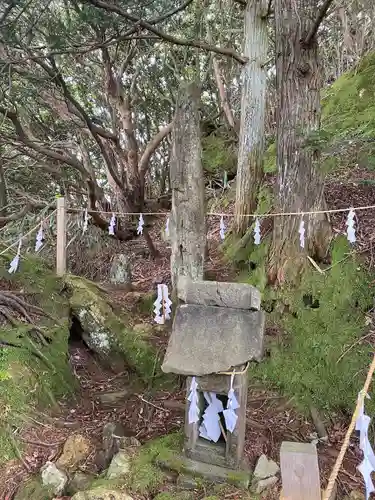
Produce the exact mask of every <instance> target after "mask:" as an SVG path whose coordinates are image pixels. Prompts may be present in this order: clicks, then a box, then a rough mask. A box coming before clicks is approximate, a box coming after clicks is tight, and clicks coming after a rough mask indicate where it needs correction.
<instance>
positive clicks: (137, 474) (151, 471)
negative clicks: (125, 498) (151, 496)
mask: <svg viewBox="0 0 375 500" xmlns="http://www.w3.org/2000/svg"><path fill="white" fill-rule="evenodd" d="M181 448H182V436H181V434H179V433H176V434H168V435H167V436H163V437H161V438H158V439H155V440H153V441H151V442H150V443H148V444H147V445H145V446H142V447H141V448H140V450H139V453H138V455H137V456H136V458H135V459H134V461H133V463H132V469H131V482H130V486H131V489H132V490H133V491H135V492H137V493H141V494H145V493H147V492H148V493H152V492H155V491H157V489H158V488H159V487H160V486H161V485H162V484H163V482H164V481H165V479H166V474H165V473H164V472H163V471H162V470H161V469H160V468H159V467H158V466H157V465H156V461H157V460H161V461H165V460H169V459H170V458H171V457H173V455H174V454H175V453H177V452H180V451H181Z"/></svg>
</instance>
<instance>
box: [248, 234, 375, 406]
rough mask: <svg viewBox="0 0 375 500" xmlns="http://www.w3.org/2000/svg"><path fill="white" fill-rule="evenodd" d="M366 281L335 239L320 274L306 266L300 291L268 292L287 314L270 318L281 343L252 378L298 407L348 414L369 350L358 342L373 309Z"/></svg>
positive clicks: (361, 267) (354, 260) (343, 245)
mask: <svg viewBox="0 0 375 500" xmlns="http://www.w3.org/2000/svg"><path fill="white" fill-rule="evenodd" d="M370 281H371V279H370V276H369V275H368V274H367V272H366V269H365V268H364V265H363V264H362V263H361V262H360V260H359V259H358V258H357V257H356V256H354V255H352V254H350V251H349V248H348V245H347V242H346V240H345V239H344V238H341V237H340V238H338V239H337V240H336V241H335V243H334V245H333V249H332V267H331V268H330V269H329V270H327V271H326V272H325V273H324V274H321V273H319V272H317V271H316V270H315V269H313V268H312V267H311V268H310V269H309V270H307V271H306V274H305V275H304V278H303V280H302V282H301V284H300V286H299V288H297V289H284V290H282V291H278V292H275V291H274V290H272V291H271V292H270V293H269V296H268V299H269V301H270V303H272V302H274V303H275V302H277V303H280V302H282V303H283V304H285V305H286V306H287V309H288V312H285V311H284V314H283V316H282V317H279V316H278V314H277V313H276V312H274V313H272V315H271V317H270V318H269V320H270V321H271V322H272V321H274V322H276V323H277V324H278V325H279V327H280V328H281V329H282V331H283V339H282V341H280V340H277V341H274V342H273V343H272V344H271V346H270V348H271V356H270V357H269V358H267V359H265V360H264V361H263V362H262V363H260V364H259V366H258V367H257V368H256V369H255V373H254V372H253V374H254V376H255V377H257V378H260V379H261V380H262V381H263V382H265V383H266V384H268V385H271V386H273V387H277V388H279V389H280V390H281V391H282V392H284V393H285V394H286V395H288V396H290V397H294V398H295V400H296V402H297V403H298V404H299V405H301V407H303V408H307V407H308V405H309V404H311V403H312V404H314V405H315V406H316V407H318V408H321V409H323V410H338V409H344V410H348V411H352V409H353V408H354V406H355V402H356V397H357V394H358V391H359V390H360V388H361V387H362V385H363V382H364V377H365V373H366V371H367V369H368V364H369V362H370V358H371V347H370V346H369V345H368V344H367V343H366V342H364V343H360V342H358V341H359V340H360V338H361V336H363V335H364V334H366V331H367V329H366V324H365V312H366V311H367V310H368V309H369V308H370V307H372V300H373V292H372V290H371V288H370V287H369V284H370ZM265 303H267V300H266V302H265ZM275 311H276V308H275ZM366 404H370V405H371V404H372V403H371V402H369V403H366Z"/></svg>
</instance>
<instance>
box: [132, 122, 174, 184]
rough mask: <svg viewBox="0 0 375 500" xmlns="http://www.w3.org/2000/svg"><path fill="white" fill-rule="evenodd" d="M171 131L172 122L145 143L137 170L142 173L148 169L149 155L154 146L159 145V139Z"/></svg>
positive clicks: (151, 153) (154, 148)
mask: <svg viewBox="0 0 375 500" xmlns="http://www.w3.org/2000/svg"><path fill="white" fill-rule="evenodd" d="M171 131H172V123H169V124H168V125H167V126H166V127H164V128H162V129H161V130H160V131H159V132H158V133H157V134H156V135H155V137H153V138H152V139H151V141H150V142H149V143H148V144H147V146H146V148H145V150H144V152H143V154H142V156H141V159H140V160H139V172H140V174H141V175H144V174H145V173H146V171H147V169H148V164H149V161H150V158H151V156H152V155H153V154H154V152H155V150H156V148H157V147H158V146H159V144H160V143H161V141H162V140H163V139H164V138H165V137H167V135H168V134H169V133H170V132H171Z"/></svg>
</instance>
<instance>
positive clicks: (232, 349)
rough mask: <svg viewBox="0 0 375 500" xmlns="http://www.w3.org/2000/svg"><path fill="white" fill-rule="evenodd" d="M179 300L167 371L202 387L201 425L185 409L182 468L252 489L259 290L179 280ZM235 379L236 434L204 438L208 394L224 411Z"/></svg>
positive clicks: (260, 337)
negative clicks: (249, 417) (249, 447)
mask: <svg viewBox="0 0 375 500" xmlns="http://www.w3.org/2000/svg"><path fill="white" fill-rule="evenodd" d="M177 291H178V298H179V299H181V300H183V301H184V303H183V304H180V305H179V306H178V307H177V309H176V314H175V318H174V322H173V328H172V334H171V338H170V341H169V345H168V348H167V352H166V355H165V359H164V363H163V365H162V370H163V371H164V372H166V373H169V372H172V373H176V374H181V375H187V390H188V393H189V390H190V386H191V382H192V377H195V381H196V382H197V384H198V389H197V390H198V407H199V421H198V422H196V423H189V418H188V415H189V402H187V405H186V422H185V444H184V457H183V462H184V467H183V470H185V471H186V472H190V473H193V474H201V475H203V476H206V477H207V478H208V479H210V480H212V481H219V482H231V483H235V484H239V485H241V486H245V487H247V486H248V484H249V474H248V468H247V466H246V464H245V462H244V457H243V449H244V442H245V428H246V403H247V390H248V367H249V365H248V363H249V361H252V360H255V361H260V359H261V357H262V352H263V332H264V313H263V312H262V311H261V310H260V292H259V291H258V290H257V289H256V288H254V287H252V286H251V285H247V284H243V283H220V282H214V281H191V280H189V279H188V278H186V277H180V278H179V280H178V286H177ZM233 372H234V373H235V375H234V378H233V389H234V393H235V396H236V399H237V401H238V403H239V408H238V409H237V410H236V414H237V417H238V419H237V423H236V426H235V429H234V431H233V432H229V431H227V430H226V428H225V419H224V418H222V415H223V414H222V413H219V416H220V425H221V428H222V435H221V436H220V438H219V440H218V442H216V443H214V442H212V441H210V440H207V439H204V438H202V437H200V432H199V428H200V425H201V423H202V415H203V413H204V411H205V408H206V406H207V405H206V403H205V397H204V393H215V394H216V397H217V398H218V399H219V400H220V401H221V402H222V404H223V406H224V408H225V407H226V404H227V395H228V391H229V389H230V385H231V378H232V377H231V375H232V374H233Z"/></svg>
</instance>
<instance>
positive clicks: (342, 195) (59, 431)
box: [0, 168, 375, 500]
mask: <svg viewBox="0 0 375 500" xmlns="http://www.w3.org/2000/svg"><path fill="white" fill-rule="evenodd" d="M363 178H366V179H368V178H369V173H368V171H366V172H365V173H364V172H362V171H361V169H360V168H356V169H352V170H351V172H350V177H348V175H347V173H344V172H343V174H342V178H340V177H339V178H338V177H337V176H335V179H333V180H332V182H328V184H327V188H326V198H327V202H328V208H347V207H348V205H352V206H363V205H372V204H374V203H375V187H374V186H373V185H366V184H363V183H362V182H361V181H362V179H363ZM374 178H375V173H374ZM228 210H230V207H229V209H228ZM357 219H358V220H357V227H358V231H357V237H358V240H359V241H358V247H357V248H359V251H361V252H366V256H367V258H368V263H369V266H372V265H373V242H374V240H375V230H374V227H375V211H373V210H369V211H361V212H358V213H357ZM345 220H346V213H338V214H334V215H333V216H332V223H333V226H334V231H335V232H337V233H339V232H343V231H344V230H345ZM218 222H219V221H215V220H213V221H210V224H209V232H208V238H209V249H210V257H209V262H208V269H207V271H208V273H209V275H210V279H217V280H219V281H227V280H229V279H233V278H235V271H233V270H232V269H231V268H230V266H228V264H227V263H225V262H223V261H222V259H221V257H220V252H219V250H218V238H219V236H218V233H219V227H218V226H219V224H218ZM163 224H164V218H163V220H160V221H159V222H158V223H157V224H156V225H155V227H154V228H153V230H152V237H153V239H154V241H155V243H156V244H157V247H158V248H159V250H160V253H161V256H160V257H159V258H158V259H156V260H153V259H151V258H150V257H149V256H148V254H147V251H145V244H144V242H143V240H142V239H138V240H136V241H133V242H129V243H128V244H127V251H128V252H129V253H131V254H132V255H133V257H134V259H133V261H134V266H133V280H134V287H135V289H136V290H137V291H142V292H150V291H153V290H154V289H155V283H158V282H159V283H160V282H168V281H169V252H170V250H169V248H168V247H167V244H166V243H165V242H163V241H161V240H160V233H161V227H162V225H163ZM108 251H109V250H108ZM140 256H142V257H140ZM99 262H100V263H103V262H109V259H108V255H107V256H106V255H104V254H103V255H100V256H98V263H99ZM90 265H93V263H92V262H91V263H90ZM98 265H99V264H98ZM103 274H105V270H103ZM109 294H110V297H111V299H112V301H113V303H115V304H116V305H118V306H119V307H122V308H125V309H129V307H131V306H129V304H130V303H131V301H130V300H129V299H130V295H131V292H130V295H129V293H126V292H124V291H121V290H117V289H114V288H110V289H109ZM138 319H139V321H149V322H151V321H152V317H151V315H150V314H145V315H143V316H141V317H139V318H138ZM167 338H168V335H165V334H163V335H162V336H161V337H160V338H159V339H157V340H158V344H159V345H161V346H162V347H165V346H166V343H167ZM70 359H71V364H72V370H73V371H74V373H75V374H76V376H77V378H78V380H79V384H80V390H79V392H78V395H77V398H76V399H75V400H74V401H62V402H61V403H60V408H61V409H60V412H59V414H58V415H50V416H49V418H47V419H41V420H40V421H35V422H34V423H33V425H30V426H28V427H26V428H24V429H21V430H20V437H21V440H22V441H23V443H24V445H25V448H24V453H23V455H22V461H21V460H18V461H13V462H10V463H8V464H7V466H6V467H5V468H4V469H3V470H0V477H1V478H2V481H1V484H0V499H3V500H11V499H12V498H13V495H14V493H15V492H16V490H17V487H18V486H19V484H20V483H21V482H22V481H23V480H25V478H26V477H27V476H28V475H30V474H32V473H36V472H38V471H39V469H40V467H41V466H42V465H43V464H44V463H45V462H46V461H47V460H53V459H54V458H55V457H57V456H58V454H59V453H60V452H61V449H62V445H63V443H64V442H65V440H66V438H67V437H68V435H69V434H71V433H72V432H76V431H77V429H78V430H79V433H80V434H84V435H86V436H87V437H88V438H89V439H90V440H91V442H93V443H94V444H97V445H98V446H99V445H100V443H99V439H100V437H101V430H102V428H103V425H104V424H105V423H106V422H109V421H110V422H119V423H121V424H122V425H123V427H124V428H125V430H126V432H128V434H129V435H132V436H135V437H136V438H137V439H138V440H139V441H140V442H141V443H144V442H147V441H148V440H150V439H152V438H154V437H157V436H162V435H165V434H167V433H169V432H171V431H176V430H178V429H181V428H182V426H183V421H184V404H185V391H184V390H183V389H182V388H181V387H176V388H175V390H174V391H172V392H165V391H157V392H152V391H149V392H142V393H133V394H130V395H129V397H128V398H125V399H124V400H123V401H122V402H121V404H118V403H117V404H115V405H113V406H112V407H109V406H107V405H105V406H103V404H102V403H101V401H100V398H99V395H100V393H103V392H113V391H116V390H119V391H120V390H123V389H124V387H125V388H126V387H129V385H130V382H131V375H130V374H129V373H127V372H125V373H123V374H121V375H120V376H119V375H114V374H113V373H112V372H110V371H108V370H106V369H104V368H103V367H102V366H100V365H99V364H98V362H97V360H96V359H95V357H93V355H92V354H91V353H90V352H89V351H88V350H87V348H86V347H85V346H84V344H83V343H72V344H71V346H70ZM292 403H293V402H292V401H291V400H289V401H287V400H286V399H285V398H284V397H283V396H281V395H280V394H278V393H276V392H274V391H270V390H265V389H264V388H262V387H260V386H255V385H252V386H251V387H250V389H249V395H248V406H247V431H246V446H245V454H246V456H247V458H248V459H249V462H250V464H251V465H254V464H255V462H256V460H257V458H258V457H259V456H260V455H261V454H262V453H264V454H266V455H267V456H268V457H269V458H272V459H274V460H276V461H277V462H279V451H280V445H281V442H282V441H284V440H291V441H302V442H308V441H311V440H312V439H313V436H314V434H315V433H316V429H315V427H314V425H313V423H312V421H311V419H310V418H309V417H308V416H306V415H303V414H301V413H299V412H298V411H296V410H295V409H294V408H293V404H292ZM354 404H355V401H353V407H354ZM349 419H350V415H342V416H336V417H335V420H334V421H326V429H327V432H328V436H329V440H328V442H327V443H319V444H318V455H319V462H320V469H321V478H322V486H324V485H325V484H326V480H327V477H328V475H329V473H330V471H331V468H332V466H333V464H334V462H335V459H336V458H337V455H338V453H339V449H340V446H341V443H342V441H343V438H344V435H345V432H346V428H347V425H348V421H349ZM94 458H95V457H94V454H92V455H91V456H90V457H89V458H88V460H87V462H86V464H85V465H84V467H83V468H84V469H85V470H86V471H92V472H94V473H95V472H96V464H95V459H94ZM360 460H361V459H360V454H359V452H358V447H357V446H352V447H350V448H349V450H348V452H347V454H346V457H345V461H344V464H343V467H342V468H341V471H340V474H339V480H338V486H339V493H340V495H339V498H342V496H343V495H344V494H348V493H350V491H352V490H353V489H360V490H361V491H363V484H362V480H361V477H360V475H359V473H358V471H357V469H356V467H357V466H358V465H359V463H360ZM205 494H207V492H206V493H205ZM238 495H239V494H236V493H233V492H230V493H228V497H227V498H228V499H229V498H232V499H236V498H238V499H239V498H241V496H238ZM203 496H204V493H202V492H197V499H199V498H202V497H203ZM66 498H68V497H66ZM134 498H136V499H137V500H149V499H150V498H152V496H136V497H134ZM266 498H267V500H276V499H278V498H279V485H276V486H275V487H274V490H271V491H269V493H268V496H267V497H266Z"/></svg>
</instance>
